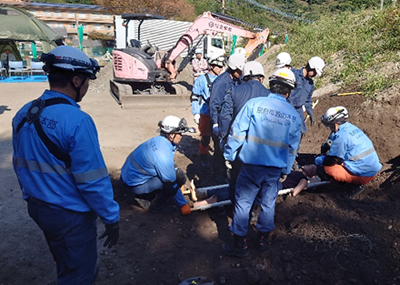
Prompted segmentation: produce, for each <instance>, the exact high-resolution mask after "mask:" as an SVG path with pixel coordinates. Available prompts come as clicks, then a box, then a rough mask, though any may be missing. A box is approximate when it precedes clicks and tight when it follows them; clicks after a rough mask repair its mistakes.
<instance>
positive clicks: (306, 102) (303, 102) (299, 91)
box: [288, 56, 325, 169]
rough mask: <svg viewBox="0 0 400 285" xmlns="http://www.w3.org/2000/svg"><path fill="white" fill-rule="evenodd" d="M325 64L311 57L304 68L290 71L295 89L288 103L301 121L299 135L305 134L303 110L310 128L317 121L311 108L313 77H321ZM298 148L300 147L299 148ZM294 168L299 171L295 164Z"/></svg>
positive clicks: (319, 59) (317, 58)
mask: <svg viewBox="0 0 400 285" xmlns="http://www.w3.org/2000/svg"><path fill="white" fill-rule="evenodd" d="M324 67H325V62H324V61H323V60H322V59H321V58H320V57H318V56H314V57H312V58H311V59H310V60H309V61H308V62H307V64H306V66H305V67H302V68H300V69H293V68H292V69H291V70H292V71H293V73H294V75H295V76H296V85H297V86H296V88H295V89H294V90H293V91H292V93H291V94H290V96H289V99H288V102H289V103H290V104H291V105H292V106H293V107H294V108H295V109H296V111H297V113H298V114H299V115H300V118H301V120H302V125H301V135H302V136H303V135H304V133H306V132H307V126H306V122H305V118H304V109H305V111H306V112H307V114H308V115H309V116H310V121H311V126H314V125H315V124H316V123H317V121H316V119H315V116H314V110H313V108H312V104H313V101H312V95H313V92H314V81H313V78H314V77H315V76H321V75H322V71H323V68H324ZM299 147H300V146H299ZM295 168H296V169H300V167H299V166H298V165H297V162H295Z"/></svg>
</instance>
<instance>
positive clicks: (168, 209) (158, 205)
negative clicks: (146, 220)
mask: <svg viewBox="0 0 400 285" xmlns="http://www.w3.org/2000/svg"><path fill="white" fill-rule="evenodd" d="M177 210H178V209H177V208H176V207H175V206H174V205H171V204H168V202H167V199H166V197H164V196H163V195H161V194H158V195H157V197H156V198H155V199H154V200H153V201H152V202H151V204H150V207H149V212H150V213H153V214H172V213H175V212H176V211H177Z"/></svg>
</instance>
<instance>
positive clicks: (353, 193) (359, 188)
mask: <svg viewBox="0 0 400 285" xmlns="http://www.w3.org/2000/svg"><path fill="white" fill-rule="evenodd" d="M351 188H352V189H351V190H350V193H348V194H347V197H348V198H350V199H355V198H357V196H358V195H360V194H361V193H362V192H364V190H365V186H364V185H352V187H351Z"/></svg>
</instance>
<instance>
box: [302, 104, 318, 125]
mask: <svg viewBox="0 0 400 285" xmlns="http://www.w3.org/2000/svg"><path fill="white" fill-rule="evenodd" d="M318 102H319V100H318V99H317V101H314V102H313V103H312V108H313V109H314V108H315V106H317V104H318ZM308 118H310V115H307V117H306V119H305V120H304V122H307V120H308Z"/></svg>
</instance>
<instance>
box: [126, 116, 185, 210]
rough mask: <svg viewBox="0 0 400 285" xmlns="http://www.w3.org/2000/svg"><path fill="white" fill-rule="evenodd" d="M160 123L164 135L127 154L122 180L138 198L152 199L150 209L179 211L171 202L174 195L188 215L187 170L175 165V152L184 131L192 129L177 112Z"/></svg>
mask: <svg viewBox="0 0 400 285" xmlns="http://www.w3.org/2000/svg"><path fill="white" fill-rule="evenodd" d="M158 125H159V127H160V135H159V136H156V137H153V138H151V139H149V140H147V141H146V142H144V143H142V144H141V145H139V146H138V147H137V148H136V149H135V150H134V151H133V152H132V153H131V154H129V156H128V157H127V159H126V161H125V163H124V165H123V166H122V169H121V181H122V182H123V183H124V184H125V185H127V186H128V187H129V189H130V191H131V192H132V193H133V195H134V196H136V197H137V198H139V199H149V200H152V201H151V204H150V206H149V208H148V210H149V212H151V213H157V214H170V213H174V212H176V211H177V208H176V207H175V205H171V204H169V203H168V200H169V198H173V200H174V201H175V203H176V204H177V205H178V207H179V208H180V210H181V213H182V214H183V215H188V214H190V212H191V210H190V207H189V205H188V203H187V201H186V199H185V197H184V196H183V194H182V191H180V188H181V187H182V185H184V184H185V182H186V174H185V173H184V172H183V170H181V169H175V165H174V155H175V149H176V146H177V145H178V144H179V143H180V141H181V139H182V134H183V133H185V132H187V131H191V129H190V128H188V126H187V122H186V120H185V119H179V118H178V117H176V116H167V117H165V118H164V120H162V121H160V122H159V124H158ZM149 194H150V195H149ZM155 194H157V196H155ZM154 196H155V198H154Z"/></svg>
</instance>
